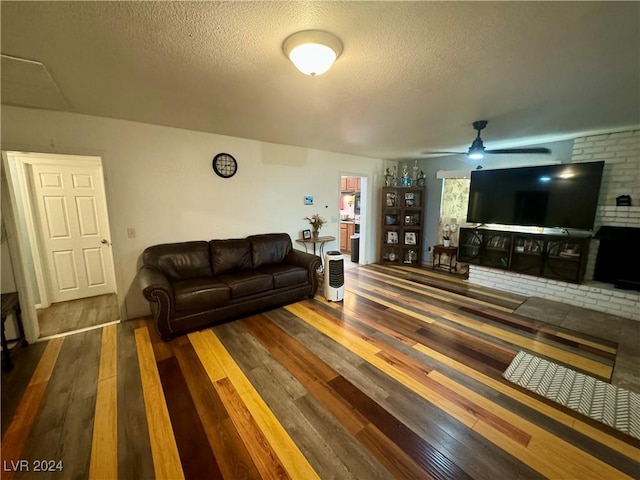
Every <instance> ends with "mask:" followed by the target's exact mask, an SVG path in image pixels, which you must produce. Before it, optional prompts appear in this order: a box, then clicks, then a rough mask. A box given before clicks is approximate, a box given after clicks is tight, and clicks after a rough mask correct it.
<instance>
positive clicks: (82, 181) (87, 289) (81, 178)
mask: <svg viewBox="0 0 640 480" xmlns="http://www.w3.org/2000/svg"><path fill="white" fill-rule="evenodd" d="M31 181H32V186H33V192H34V197H35V198H34V203H35V204H36V210H37V217H38V224H39V228H38V230H39V234H40V241H41V246H42V253H43V255H42V256H43V258H44V259H46V261H45V267H46V271H47V277H48V282H47V283H48V290H49V296H50V301H51V302H62V301H68V300H75V299H77V298H85V297H91V296H95V295H104V294H107V293H113V292H115V290H116V289H115V278H114V273H113V257H112V255H111V251H110V249H111V239H110V235H109V224H108V220H107V206H106V198H105V193H104V184H103V178H102V166H101V165H95V164H92V165H77V166H76V165H73V166H71V165H68V164H66V165H60V164H57V165H56V164H51V163H47V164H42V165H40V164H34V165H31Z"/></svg>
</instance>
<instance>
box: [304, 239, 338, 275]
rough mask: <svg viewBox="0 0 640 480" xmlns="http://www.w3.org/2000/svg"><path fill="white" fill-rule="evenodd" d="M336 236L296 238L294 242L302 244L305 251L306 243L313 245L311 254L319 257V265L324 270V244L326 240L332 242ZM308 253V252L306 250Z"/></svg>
mask: <svg viewBox="0 0 640 480" xmlns="http://www.w3.org/2000/svg"><path fill="white" fill-rule="evenodd" d="M335 239H336V237H332V236H329V235H327V236H325V237H312V238H298V239H297V240H296V242H298V243H302V244H303V245H304V251H305V252H307V245H313V254H314V255H318V256H319V257H320V265H321V266H322V269H323V271H324V245H325V243H328V242H333V241H334V240H335ZM307 253H308V252H307Z"/></svg>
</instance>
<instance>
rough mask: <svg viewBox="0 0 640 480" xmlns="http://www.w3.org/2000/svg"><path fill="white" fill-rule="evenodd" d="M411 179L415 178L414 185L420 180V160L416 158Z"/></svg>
mask: <svg viewBox="0 0 640 480" xmlns="http://www.w3.org/2000/svg"><path fill="white" fill-rule="evenodd" d="M411 179H412V180H413V182H412V183H413V184H414V185H415V184H416V182H417V181H418V160H416V163H414V164H413V177H411Z"/></svg>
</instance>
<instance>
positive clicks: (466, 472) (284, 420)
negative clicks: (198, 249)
mask: <svg viewBox="0 0 640 480" xmlns="http://www.w3.org/2000/svg"><path fill="white" fill-rule="evenodd" d="M345 276H346V292H345V297H344V302H341V303H329V302H327V301H325V300H324V299H322V298H320V297H316V299H314V300H306V301H302V302H299V303H296V304H293V305H289V306H286V307H283V308H278V309H275V310H271V311H269V312H266V313H263V314H259V315H254V316H251V317H248V318H245V319H242V320H237V321H234V322H230V323H227V324H224V325H220V326H217V327H214V328H213V329H208V330H204V331H202V332H197V333H192V334H189V335H188V336H183V337H180V338H177V339H175V340H173V341H171V342H169V343H163V342H162V341H160V339H159V338H158V336H157V334H156V333H155V331H154V330H153V328H152V325H151V323H150V321H149V320H148V319H141V320H136V321H130V322H124V323H120V324H117V325H110V326H108V327H105V328H102V329H96V330H92V331H89V332H85V333H79V334H76V335H71V336H68V337H64V338H56V339H53V340H50V341H48V342H46V343H40V344H36V345H33V346H30V347H28V348H27V349H23V351H21V352H17V354H16V358H15V359H16V368H15V369H14V371H12V372H11V373H10V374H8V375H4V376H3V383H2V387H3V397H2V401H3V405H2V413H3V423H2V430H3V435H2V459H3V467H4V468H3V472H2V478H3V479H4V478H7V479H8V478H14V477H15V478H49V477H56V478H106V479H112V478H122V479H146V478H168V479H177V478H192V479H203V478H212V479H240V478H291V479H313V478H322V479H329V478H340V479H349V478H352V479H391V478H407V479H418V478H440V479H463V478H478V479H491V480H497V479H535V478H557V479H589V478H601V479H607V480H610V479H624V478H640V463H639V459H640V442H639V441H638V440H636V439H633V438H632V437H629V436H626V435H624V434H622V433H620V432H618V431H616V430H613V429H611V428H609V427H606V426H604V425H601V424H599V423H597V422H595V421H592V420H590V419H588V418H586V417H583V416H581V415H579V414H577V413H575V412H573V411H571V410H568V409H565V408H563V407H560V406H558V405H556V404H553V403H551V402H549V401H547V400H545V399H543V398H540V397H538V396H536V395H535V394H533V393H531V392H528V391H526V390H523V389H520V388H518V387H516V386H514V385H513V384H510V383H508V382H506V381H504V380H503V379H502V378H501V373H502V372H503V370H504V369H505V368H506V367H507V365H508V364H509V363H510V361H511V359H512V358H513V357H514V356H515V355H516V353H517V352H518V351H520V350H526V351H529V352H534V353H536V354H537V355H540V356H543V357H545V358H548V359H551V360H552V361H555V362H558V363H562V364H566V365H570V366H572V367H573V368H575V369H578V370H580V371H583V372H586V373H588V374H590V375H593V376H596V377H598V378H601V379H605V380H606V379H609V378H610V376H611V372H612V368H613V365H614V362H615V359H616V353H617V344H616V343H613V342H611V341H605V340H599V339H597V338H594V337H588V336H585V335H583V334H580V333H577V332H573V331H570V330H565V329H563V328H561V327H557V326H553V325H550V324H545V323H542V322H539V321H536V320H533V319H529V318H526V317H522V316H519V315H516V314H514V313H513V310H514V309H516V308H517V307H518V306H519V305H520V304H521V303H522V302H523V301H524V300H525V298H524V297H520V296H517V295H513V294H507V293H499V292H495V291H489V290H487V289H481V288H474V287H470V286H467V285H466V284H465V283H463V282H462V281H461V280H457V279H453V280H450V279H447V277H445V276H444V275H439V274H434V273H432V272H428V271H422V270H418V269H412V268H398V267H381V266H378V265H371V266H364V267H358V268H354V269H351V270H348V271H346V273H345ZM5 382H6V383H5ZM5 417H8V420H7V421H6V423H5ZM20 459H21V460H23V461H24V463H16V461H18V460H20ZM42 460H49V461H51V462H50V463H45V464H44V466H45V467H46V468H47V469H50V470H52V471H50V472H49V473H35V472H34V468H35V467H40V468H42V466H43V464H42V463H41V461H42ZM26 469H29V471H27V470H26ZM58 469H61V470H58Z"/></svg>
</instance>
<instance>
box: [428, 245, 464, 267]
mask: <svg viewBox="0 0 640 480" xmlns="http://www.w3.org/2000/svg"><path fill="white" fill-rule="evenodd" d="M442 254H445V255H447V257H449V264H448V265H447V264H446V263H442V261H441V256H442ZM436 256H437V258H438V261H437V262H436ZM436 268H437V269H440V270H446V271H448V272H455V271H456V270H457V269H458V247H445V246H444V245H434V247H433V263H432V270H435V269H436Z"/></svg>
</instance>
